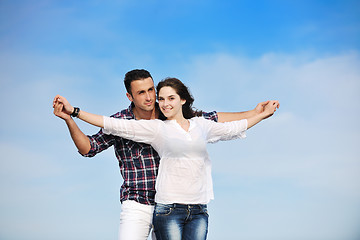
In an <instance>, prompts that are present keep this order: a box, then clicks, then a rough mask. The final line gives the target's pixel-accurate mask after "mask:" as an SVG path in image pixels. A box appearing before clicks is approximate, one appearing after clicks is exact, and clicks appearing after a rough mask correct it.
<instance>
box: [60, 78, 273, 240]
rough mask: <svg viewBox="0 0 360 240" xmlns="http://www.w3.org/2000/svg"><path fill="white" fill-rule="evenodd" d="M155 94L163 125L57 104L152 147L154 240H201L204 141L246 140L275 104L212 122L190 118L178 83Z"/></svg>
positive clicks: (206, 170) (206, 178)
mask: <svg viewBox="0 0 360 240" xmlns="http://www.w3.org/2000/svg"><path fill="white" fill-rule="evenodd" d="M157 93H158V102H159V107H160V110H161V112H162V113H163V115H164V116H165V118H166V120H165V121H161V120H120V119H114V118H109V117H105V116H99V115H95V114H91V113H87V112H84V111H80V110H79V108H72V107H71V106H70V104H69V103H68V102H67V101H66V99H63V98H59V99H58V102H59V103H61V104H64V107H65V108H68V109H69V108H71V109H74V112H73V114H72V115H73V116H77V117H78V118H80V119H81V120H83V121H86V122H88V123H90V124H93V125H95V126H99V127H102V128H104V133H106V134H113V135H118V136H121V137H123V138H128V139H131V140H133V141H137V142H144V143H147V144H151V145H152V146H153V147H154V149H155V150H156V151H157V152H158V154H159V155H160V157H161V160H160V166H159V173H158V177H157V180H156V196H155V202H156V206H155V210H154V218H153V223H154V231H155V234H156V237H157V240H164V239H179V240H181V239H191V240H197V239H199V240H200V239H206V235H207V229H208V213H207V207H206V204H207V203H208V202H209V201H210V200H211V199H213V195H214V194H213V186H212V178H211V163H210V159H209V157H208V154H207V151H206V143H213V142H217V141H220V140H231V139H235V138H243V137H245V131H246V130H247V129H249V128H250V127H252V126H254V125H255V124H257V123H258V122H260V121H261V120H263V119H265V118H267V117H269V116H271V115H272V114H273V113H274V112H275V111H276V108H277V107H278V105H279V103H278V102H277V101H270V102H269V103H268V104H267V105H266V106H265V108H264V111H263V112H262V113H259V114H257V115H256V116H254V117H251V118H248V119H245V120H241V121H235V122H229V123H216V122H213V121H209V120H205V119H204V118H202V117H195V114H196V112H195V111H194V110H193V108H192V103H193V101H194V99H193V98H192V96H191V94H190V92H189V90H188V88H187V87H186V86H185V85H184V84H183V83H182V82H181V81H180V80H178V79H176V78H168V79H165V80H163V81H161V82H160V83H159V84H158V86H157Z"/></svg>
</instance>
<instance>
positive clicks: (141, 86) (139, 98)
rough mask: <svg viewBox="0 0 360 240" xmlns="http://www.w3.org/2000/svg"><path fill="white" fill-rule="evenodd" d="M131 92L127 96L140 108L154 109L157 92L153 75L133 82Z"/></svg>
mask: <svg viewBox="0 0 360 240" xmlns="http://www.w3.org/2000/svg"><path fill="white" fill-rule="evenodd" d="M131 93H132V94H129V93H126V96H127V97H128V98H129V100H130V101H132V102H133V103H134V105H135V107H136V108H137V109H138V110H143V111H153V110H154V107H155V101H156V94H155V86H154V81H153V80H152V78H151V77H148V78H144V79H141V80H135V81H132V82H131Z"/></svg>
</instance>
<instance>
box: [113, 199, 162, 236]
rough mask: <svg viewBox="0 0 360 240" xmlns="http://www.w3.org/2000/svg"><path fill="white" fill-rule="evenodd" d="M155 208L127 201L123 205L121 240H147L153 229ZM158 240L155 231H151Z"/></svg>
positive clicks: (120, 228)
mask: <svg viewBox="0 0 360 240" xmlns="http://www.w3.org/2000/svg"><path fill="white" fill-rule="evenodd" d="M153 212H154V206H151V205H146V204H141V203H138V202H136V201H132V200H126V201H124V202H123V203H122V204H121V213H120V227H119V240H147V239H148V236H149V234H150V231H151V229H152V218H153ZM151 232H152V234H151V236H152V238H150V239H153V240H156V237H155V234H154V231H151Z"/></svg>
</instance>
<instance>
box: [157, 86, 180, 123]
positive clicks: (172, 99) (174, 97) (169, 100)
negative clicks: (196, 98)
mask: <svg viewBox="0 0 360 240" xmlns="http://www.w3.org/2000/svg"><path fill="white" fill-rule="evenodd" d="M158 101H159V107H160V110H161V112H162V113H163V114H164V115H165V117H167V119H169V120H172V119H177V118H179V117H183V113H182V105H183V104H184V103H185V102H186V101H185V100H183V99H181V98H180V96H179V95H178V94H177V93H176V91H175V89H173V88H172V87H162V88H161V89H160V90H159V93H158Z"/></svg>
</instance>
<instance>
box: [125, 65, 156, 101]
mask: <svg viewBox="0 0 360 240" xmlns="http://www.w3.org/2000/svg"><path fill="white" fill-rule="evenodd" d="M148 77H150V78H151V79H152V76H151V74H150V73H149V72H148V71H147V70H145V69H134V70H131V71H129V72H127V73H126V74H125V78H124V84H125V88H126V91H127V92H128V93H129V94H130V95H131V96H132V93H131V82H133V81H136V80H142V79H145V78H148Z"/></svg>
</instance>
